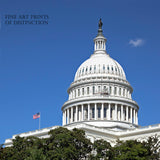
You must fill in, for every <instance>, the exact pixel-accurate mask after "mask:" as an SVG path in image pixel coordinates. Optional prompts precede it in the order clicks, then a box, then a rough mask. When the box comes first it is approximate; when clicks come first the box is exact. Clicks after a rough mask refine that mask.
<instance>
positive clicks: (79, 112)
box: [78, 107, 81, 121]
mask: <svg viewBox="0 0 160 160" xmlns="http://www.w3.org/2000/svg"><path fill="white" fill-rule="evenodd" d="M78 114H79V121H81V110H80V107H78Z"/></svg>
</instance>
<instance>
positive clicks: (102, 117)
mask: <svg viewBox="0 0 160 160" xmlns="http://www.w3.org/2000/svg"><path fill="white" fill-rule="evenodd" d="M101 119H102V120H103V119H104V103H102V108H101Z"/></svg>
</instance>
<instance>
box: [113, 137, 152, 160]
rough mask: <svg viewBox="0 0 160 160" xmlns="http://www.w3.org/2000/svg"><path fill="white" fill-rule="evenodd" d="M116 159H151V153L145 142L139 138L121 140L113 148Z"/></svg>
mask: <svg viewBox="0 0 160 160" xmlns="http://www.w3.org/2000/svg"><path fill="white" fill-rule="evenodd" d="M113 150H114V158H113V159H115V160H149V159H150V155H149V151H148V150H147V148H146V147H145V146H144V145H143V143H141V142H138V141H137V140H128V141H125V142H122V141H119V142H118V143H117V145H116V146H115V147H114V148H113Z"/></svg>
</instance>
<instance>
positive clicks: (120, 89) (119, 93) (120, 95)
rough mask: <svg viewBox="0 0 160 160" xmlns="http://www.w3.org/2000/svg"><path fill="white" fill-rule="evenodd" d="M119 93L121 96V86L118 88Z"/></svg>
mask: <svg viewBox="0 0 160 160" xmlns="http://www.w3.org/2000/svg"><path fill="white" fill-rule="evenodd" d="M119 95H120V96H121V88H119Z"/></svg>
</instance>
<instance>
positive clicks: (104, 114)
mask: <svg viewBox="0 0 160 160" xmlns="http://www.w3.org/2000/svg"><path fill="white" fill-rule="evenodd" d="M87 120H88V121H89V120H114V121H123V122H129V123H133V124H137V125H138V110H137V109H135V108H133V107H131V106H128V105H122V104H115V103H88V104H82V105H76V106H72V107H70V108H67V109H65V110H63V125H66V124H70V123H73V122H78V121H87Z"/></svg>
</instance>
